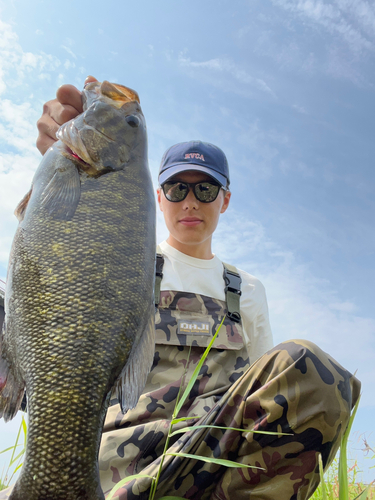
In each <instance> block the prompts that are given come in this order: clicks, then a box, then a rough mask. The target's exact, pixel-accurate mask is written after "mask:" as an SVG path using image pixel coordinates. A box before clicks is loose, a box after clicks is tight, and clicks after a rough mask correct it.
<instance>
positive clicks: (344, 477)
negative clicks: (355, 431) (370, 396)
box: [339, 397, 361, 500]
mask: <svg viewBox="0 0 375 500" xmlns="http://www.w3.org/2000/svg"><path fill="white" fill-rule="evenodd" d="M360 399H361V398H360V397H359V398H358V401H357V402H356V404H355V406H354V409H353V411H352V414H351V415H350V418H349V422H348V427H347V429H346V431H345V433H344V435H343V437H342V440H341V447H340V460H339V485H340V489H339V500H348V498H349V486H348V461H347V447H348V439H349V434H350V431H351V429H352V425H353V421H354V418H355V415H356V413H357V410H358V406H359V401H360Z"/></svg>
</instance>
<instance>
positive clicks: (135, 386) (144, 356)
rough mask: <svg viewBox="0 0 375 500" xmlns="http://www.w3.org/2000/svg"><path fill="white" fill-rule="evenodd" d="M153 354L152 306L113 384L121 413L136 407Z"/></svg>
mask: <svg viewBox="0 0 375 500" xmlns="http://www.w3.org/2000/svg"><path fill="white" fill-rule="evenodd" d="M154 352H155V307H154V305H153V304H152V307H151V309H150V314H149V320H148V323H147V325H146V328H145V329H144V331H143V333H142V335H141V337H140V339H139V342H138V344H134V345H133V348H132V351H131V353H130V356H129V358H128V360H127V362H126V364H125V366H124V368H123V370H122V372H121V374H120V376H119V378H118V379H117V382H116V383H115V389H116V392H117V399H118V402H119V404H120V408H121V411H122V413H126V412H127V411H128V410H131V409H132V408H134V407H135V406H136V404H137V403H138V400H139V398H140V396H141V394H142V391H143V389H144V387H145V385H146V380H147V377H148V374H149V373H150V370H151V368H152V363H153V361H154Z"/></svg>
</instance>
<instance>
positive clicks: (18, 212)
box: [14, 187, 33, 222]
mask: <svg viewBox="0 0 375 500" xmlns="http://www.w3.org/2000/svg"><path fill="white" fill-rule="evenodd" d="M32 191H33V188H32V187H31V188H30V191H29V192H28V193H26V194H25V196H24V197H23V198H22V200H21V201H20V202H19V203H18V205H17V207H16V209H15V211H14V215H15V216H16V217H17V219H18V220H19V221H20V222H21V221H23V219H24V217H25V212H26V209H27V205H28V203H29V200H30V197H31V193H32Z"/></svg>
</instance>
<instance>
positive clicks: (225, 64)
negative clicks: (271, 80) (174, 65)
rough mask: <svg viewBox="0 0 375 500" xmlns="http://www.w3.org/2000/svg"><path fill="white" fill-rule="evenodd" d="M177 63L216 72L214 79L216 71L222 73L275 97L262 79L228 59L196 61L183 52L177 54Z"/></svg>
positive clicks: (231, 89)
mask: <svg viewBox="0 0 375 500" xmlns="http://www.w3.org/2000/svg"><path fill="white" fill-rule="evenodd" d="M178 63H179V64H180V66H182V67H184V68H187V69H193V70H198V71H202V70H203V71H209V72H213V73H216V75H215V74H214V75H213V77H214V79H215V80H216V81H217V73H222V74H223V75H225V76H226V77H229V78H230V79H231V80H233V79H234V80H236V81H237V82H238V83H240V84H243V85H246V86H249V87H251V88H253V89H255V90H258V91H261V92H265V93H267V94H270V95H272V96H273V97H276V96H275V94H274V92H273V91H272V89H271V88H270V87H269V86H268V85H267V83H266V82H265V81H264V80H263V79H261V78H257V77H255V76H253V75H251V74H250V73H248V72H247V71H246V70H245V69H243V68H241V67H239V66H238V65H236V64H235V63H233V62H232V61H230V60H228V59H222V58H216V59H210V60H208V61H201V62H196V61H192V60H191V59H190V57H186V56H185V55H184V54H183V53H180V55H179V56H178ZM228 88H229V89H230V91H231V92H233V91H236V89H235V88H233V86H229V87H228Z"/></svg>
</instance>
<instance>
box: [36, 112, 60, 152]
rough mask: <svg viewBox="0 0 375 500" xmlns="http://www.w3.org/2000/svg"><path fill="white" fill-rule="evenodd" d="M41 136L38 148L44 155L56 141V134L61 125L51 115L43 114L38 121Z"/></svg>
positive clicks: (37, 144)
mask: <svg viewBox="0 0 375 500" xmlns="http://www.w3.org/2000/svg"><path fill="white" fill-rule="evenodd" d="M37 127H38V131H39V135H38V138H37V141H36V147H37V148H38V149H39V151H40V152H41V153H42V155H44V153H45V152H46V151H47V149H48V148H50V147H51V146H52V145H53V144H54V143H55V142H56V141H57V137H56V132H57V131H58V129H59V125H58V124H57V123H56V122H55V120H53V119H52V118H51V117H50V116H49V115H47V114H43V115H42V117H41V118H40V119H39V120H38V121H37Z"/></svg>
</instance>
